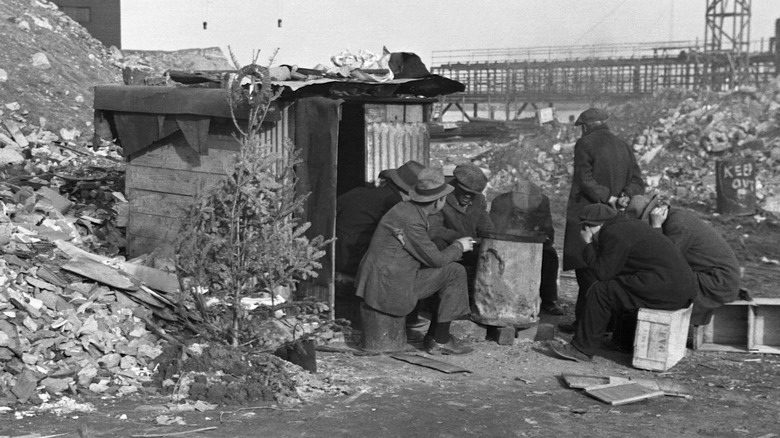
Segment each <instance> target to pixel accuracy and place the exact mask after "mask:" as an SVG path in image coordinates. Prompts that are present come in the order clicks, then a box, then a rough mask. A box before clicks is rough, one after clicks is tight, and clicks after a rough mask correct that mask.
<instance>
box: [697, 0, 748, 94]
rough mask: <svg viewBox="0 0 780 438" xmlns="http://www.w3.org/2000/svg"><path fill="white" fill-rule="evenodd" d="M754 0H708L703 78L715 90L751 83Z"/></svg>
mask: <svg viewBox="0 0 780 438" xmlns="http://www.w3.org/2000/svg"><path fill="white" fill-rule="evenodd" d="M750 3H751V0H707V13H706V18H707V23H706V26H705V31H704V32H705V33H704V54H705V56H706V60H707V66H706V67H705V68H706V69H707V70H706V72H705V75H704V78H703V80H704V81H705V85H706V86H708V87H709V88H710V89H712V90H723V89H730V88H735V87H737V86H740V85H746V84H749V83H751V82H752V81H751V75H750V63H749V56H750V11H751V7H750Z"/></svg>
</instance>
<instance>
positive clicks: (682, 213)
mask: <svg viewBox="0 0 780 438" xmlns="http://www.w3.org/2000/svg"><path fill="white" fill-rule="evenodd" d="M626 214H627V215H630V216H631V217H636V218H638V219H640V220H642V221H649V222H650V225H651V226H652V227H653V228H654V229H655V230H656V231H658V232H661V233H663V235H664V236H666V237H667V238H668V239H669V240H670V241H672V243H673V244H674V246H675V247H677V250H678V251H680V253H681V254H682V255H683V257H685V261H686V262H688V265H689V266H690V267H691V269H692V270H693V272H694V274H696V280H697V286H698V287H697V288H696V298H695V299H694V300H693V313H692V314H691V324H692V325H694V326H697V325H706V324H709V322H710V320H711V319H712V313H713V312H714V310H715V309H717V308H718V307H720V306H722V305H724V304H726V303H729V302H732V301H734V300H736V299H737V297H738V296H739V282H740V270H739V262H738V261H737V256H736V255H735V254H734V251H733V250H732V249H731V247H730V246H729V244H728V242H726V240H725V239H724V238H723V236H721V235H720V234H719V233H718V232H717V231H716V230H715V228H713V227H712V226H711V225H709V224H707V223H706V222H704V221H703V220H701V219H699V218H698V217H696V215H694V214H693V213H692V212H690V211H688V210H685V209H683V208H678V207H671V206H669V204H668V203H659V198H658V195H654V196H653V197H651V198H648V197H646V196H642V195H637V196H634V197H632V198H631V202H630V203H629V204H628V207H627V208H626Z"/></svg>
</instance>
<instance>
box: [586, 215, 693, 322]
mask: <svg viewBox="0 0 780 438" xmlns="http://www.w3.org/2000/svg"><path fill="white" fill-rule="evenodd" d="M583 243H584V242H583ZM583 260H584V261H585V263H586V266H587V267H588V268H589V269H591V270H592V271H593V273H594V274H595V275H596V278H597V279H598V280H599V281H616V282H618V283H619V284H620V285H621V286H623V288H624V289H625V290H626V292H628V293H631V294H634V295H635V296H637V297H639V298H641V299H642V300H643V301H644V302H646V303H647V305H648V307H650V308H653V309H661V310H663V309H679V308H681V307H684V306H685V305H686V304H687V303H689V302H691V301H692V300H693V298H694V297H695V296H696V277H695V276H694V274H693V271H691V268H690V267H689V266H688V264H687V263H686V262H685V259H684V258H683V256H682V254H680V252H679V251H677V248H675V247H674V245H673V244H672V242H671V241H669V240H668V239H663V238H661V236H659V235H658V232H657V231H654V230H653V228H652V227H651V226H650V225H649V224H648V223H646V222H642V221H639V220H637V219H633V218H627V217H626V216H624V215H617V216H616V217H614V218H612V219H610V220H608V221H607V222H605V223H604V225H603V226H602V227H601V231H599V233H598V235H597V241H596V242H593V243H591V244H589V245H586V246H585V250H584V251H583Z"/></svg>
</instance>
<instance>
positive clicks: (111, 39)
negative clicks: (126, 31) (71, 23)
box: [52, 0, 122, 49]
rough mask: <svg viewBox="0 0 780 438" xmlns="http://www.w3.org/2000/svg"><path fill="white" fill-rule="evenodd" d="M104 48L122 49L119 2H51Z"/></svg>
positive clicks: (114, 0) (89, 0)
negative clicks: (114, 47)
mask: <svg viewBox="0 0 780 438" xmlns="http://www.w3.org/2000/svg"><path fill="white" fill-rule="evenodd" d="M52 1H53V2H54V3H55V4H56V5H57V6H58V7H59V8H60V10H62V12H64V13H66V14H68V16H69V17H70V18H72V19H73V20H75V21H76V22H78V23H79V24H81V25H82V26H84V27H85V28H86V29H87V31H89V33H90V35H92V36H93V37H94V38H95V39H97V40H100V41H101V42H102V43H103V44H104V45H105V46H106V47H110V46H116V48H118V49H121V48H122V20H121V6H120V3H121V0H52Z"/></svg>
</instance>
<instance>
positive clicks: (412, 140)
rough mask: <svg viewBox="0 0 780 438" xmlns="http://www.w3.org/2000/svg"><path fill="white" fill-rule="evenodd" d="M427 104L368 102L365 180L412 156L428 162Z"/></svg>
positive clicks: (366, 109) (410, 158)
mask: <svg viewBox="0 0 780 438" xmlns="http://www.w3.org/2000/svg"><path fill="white" fill-rule="evenodd" d="M428 111H430V106H429V105H426V104H398V105H394V104H366V105H365V122H366V175H365V178H366V181H376V179H377V178H378V176H379V172H381V171H382V170H384V169H391V168H397V167H399V166H401V165H402V164H404V163H406V162H407V161H409V160H415V161H418V162H420V163H422V164H424V165H426V166H427V165H428V162H429V160H430V134H429V131H428V124H427V123H426V119H427V117H428V115H427V112H428Z"/></svg>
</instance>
